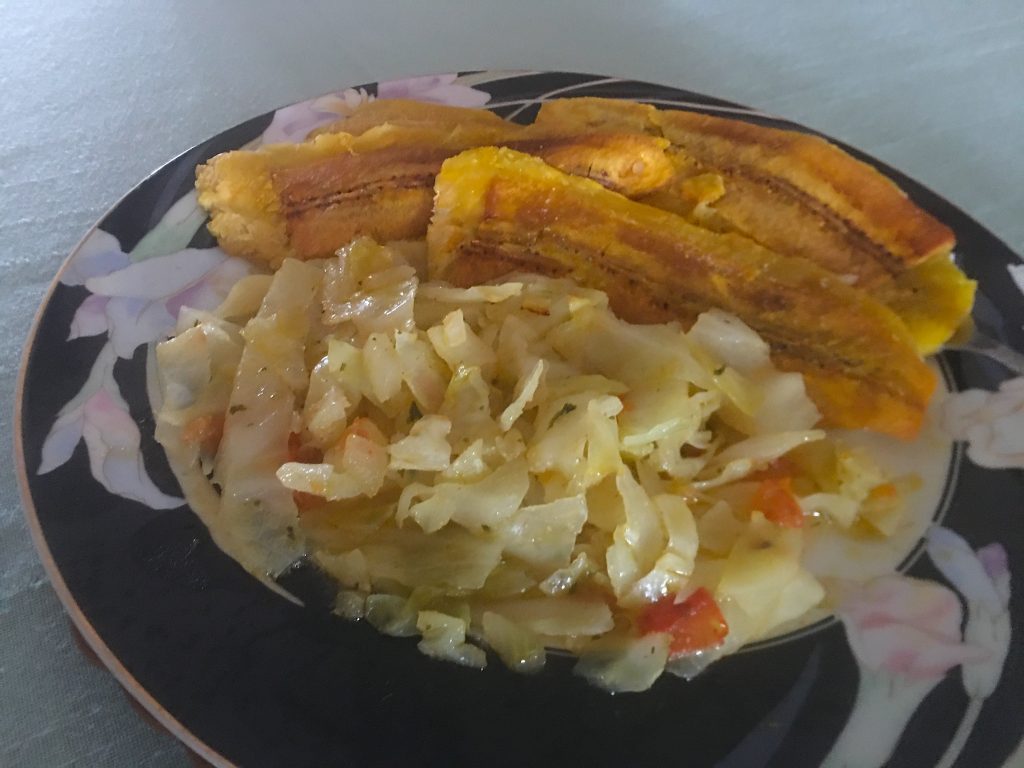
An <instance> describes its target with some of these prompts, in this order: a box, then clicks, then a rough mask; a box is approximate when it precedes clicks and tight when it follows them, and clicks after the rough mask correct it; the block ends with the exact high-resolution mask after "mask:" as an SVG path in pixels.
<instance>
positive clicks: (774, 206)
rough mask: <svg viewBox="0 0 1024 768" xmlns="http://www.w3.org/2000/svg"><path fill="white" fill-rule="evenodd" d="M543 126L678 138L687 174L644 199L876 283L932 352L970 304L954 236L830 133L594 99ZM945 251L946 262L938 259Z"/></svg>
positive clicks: (546, 112) (549, 106) (561, 111)
mask: <svg viewBox="0 0 1024 768" xmlns="http://www.w3.org/2000/svg"><path fill="white" fill-rule="evenodd" d="M536 125H538V126H540V127H543V128H547V129H549V130H583V129H586V130H597V129H598V127H599V126H602V125H605V126H613V127H615V128H616V129H618V130H623V129H626V128H628V129H629V130H634V131H645V132H647V133H650V134H653V135H659V136H663V137H665V138H667V139H669V140H670V141H671V142H672V144H673V147H672V155H673V157H674V160H675V162H676V165H677V175H676V179H675V180H674V181H673V182H672V183H671V184H669V185H667V186H666V187H665V188H662V189H660V190H658V191H657V192H655V193H654V194H653V195H651V196H650V197H648V198H644V202H647V203H648V204H650V205H654V206H656V207H659V208H664V209H666V210H671V211H674V212H676V213H680V214H682V215H685V216H686V217H687V218H688V219H690V220H691V221H693V222H695V223H699V224H701V225H702V226H706V227H709V228H711V229H714V230H716V231H735V232H739V233H741V234H744V235H746V236H747V237H749V238H751V239H753V240H756V241H757V242H759V243H761V244H762V245H764V246H766V247H768V248H771V249H772V250H774V251H777V252H779V253H781V254H784V255H787V256H797V257H801V258H806V259H810V260H811V261H815V262H817V263H818V264H820V265H821V266H823V267H825V268H826V269H828V270H829V271H830V272H833V273H835V274H837V275H841V276H843V279H844V280H847V281H853V282H855V284H856V285H859V286H861V287H866V288H871V289H872V290H873V291H875V292H876V295H877V296H878V297H879V298H881V299H882V300H883V301H885V302H886V303H887V304H889V306H891V307H892V308H893V309H895V310H896V311H897V313H899V314H900V315H901V317H903V318H904V320H905V321H906V322H907V324H908V327H909V328H910V331H911V333H912V335H913V336H914V339H915V343H916V344H917V347H918V350H919V351H920V352H922V353H928V352H932V351H934V350H935V349H937V348H938V346H939V345H941V343H942V342H944V341H946V340H947V339H948V338H949V336H950V335H951V334H952V332H953V330H955V329H956V328H957V327H958V326H959V325H960V324H961V322H962V321H963V320H964V318H965V317H966V316H967V315H968V314H969V312H970V307H971V302H970V301H969V300H968V299H969V294H970V293H971V291H972V290H973V289H972V288H971V283H970V281H969V280H967V278H966V277H965V276H964V275H963V273H961V272H960V271H959V270H958V269H956V267H955V266H952V265H950V264H949V263H948V258H947V257H948V254H949V252H950V250H951V248H952V247H953V245H954V237H953V233H952V232H951V231H950V230H949V229H948V228H947V227H946V226H944V225H943V224H941V223H940V222H938V221H936V220H935V219H934V218H932V217H931V216H930V215H928V214H927V213H926V212H925V211H923V210H921V209H920V208H918V207H917V206H916V205H915V204H914V203H913V202H912V201H911V200H909V199H908V198H907V197H906V196H905V195H904V194H903V192H902V191H901V190H900V189H899V188H898V187H896V185H895V184H893V183H892V182H891V181H890V180H889V179H887V178H886V177H885V176H883V175H882V174H881V173H879V172H878V171H876V170H875V169H874V168H872V167H871V166H869V165H867V164H866V163H862V162H860V161H858V160H856V159H855V158H853V157H851V156H850V155H849V154H847V153H846V152H844V151H843V150H841V149H839V148H838V147H836V146H834V145H832V144H830V143H829V142H827V141H825V140H823V139H821V138H818V137H816V136H809V135H806V134H802V133H799V132H796V131H785V130H779V129H776V128H767V127H764V126H759V125H754V124H752V123H747V122H744V121H740V120H732V119H727V118H721V117H711V116H708V115H703V114H699V113H695V112H686V111H677V110H657V109H655V108H654V107H651V106H649V105H642V104H635V103H632V102H621V101H616V100H611V99H595V98H580V99H562V100H557V101H551V102H548V103H546V104H545V105H544V106H543V107H542V108H541V110H540V113H539V115H538V117H537V122H536ZM709 174H717V175H719V176H720V177H721V178H722V179H723V181H724V189H725V191H724V194H722V195H720V196H718V197H717V198H716V199H714V200H712V201H710V203H709V204H705V205H702V206H696V207H695V201H694V200H693V197H692V192H691V190H690V189H688V187H687V185H690V184H692V181H691V180H692V179H693V178H694V177H697V178H706V177H707V176H708V175H709ZM943 259H944V260H945V262H946V266H945V267H942V268H939V267H935V266H934V264H936V263H938V262H939V261H940V260H943ZM917 265H920V267H918V266H917ZM926 265H932V266H926ZM919 268H920V270H921V271H920V272H918V271H917V270H918V269H919ZM907 270H910V271H912V272H913V274H911V275H904V273H905V272H906V271H907ZM943 334H944V335H943Z"/></svg>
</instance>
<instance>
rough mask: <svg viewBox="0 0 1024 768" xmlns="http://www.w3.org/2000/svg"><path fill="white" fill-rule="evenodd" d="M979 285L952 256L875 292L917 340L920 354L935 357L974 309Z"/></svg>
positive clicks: (914, 269)
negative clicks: (963, 270)
mask: <svg viewBox="0 0 1024 768" xmlns="http://www.w3.org/2000/svg"><path fill="white" fill-rule="evenodd" d="M976 288H977V283H975V282H974V281H973V280H969V279H968V278H967V275H965V274H964V273H963V272H961V271H960V270H959V269H958V268H957V266H956V264H954V263H953V262H952V261H951V260H950V257H948V256H935V257H933V258H931V259H929V260H928V261H925V262H922V263H921V264H918V265H917V266H915V267H911V268H910V269H908V270H907V271H905V272H902V273H900V274H899V275H896V278H895V279H894V280H893V281H892V282H891V283H888V284H887V285H884V286H882V287H880V288H879V289H878V290H877V291H875V292H874V296H875V298H877V299H878V300H879V301H881V302H882V303H883V304H885V305H886V306H887V307H889V308H890V309H892V311H893V312H895V313H896V314H897V315H899V316H900V319H901V320H902V321H903V322H904V323H905V324H906V326H907V329H908V330H909V331H910V335H911V336H913V337H914V343H915V344H916V345H917V351H918V352H919V353H920V354H922V355H931V354H933V353H935V352H938V351H939V349H940V348H941V347H942V345H943V344H945V343H946V342H947V341H949V339H950V338H951V337H952V336H953V334H954V333H956V331H957V330H958V329H959V328H960V327H961V325H962V324H963V322H964V320H965V318H967V317H968V316H969V315H970V314H971V308H972V307H973V306H974V292H975V289H976Z"/></svg>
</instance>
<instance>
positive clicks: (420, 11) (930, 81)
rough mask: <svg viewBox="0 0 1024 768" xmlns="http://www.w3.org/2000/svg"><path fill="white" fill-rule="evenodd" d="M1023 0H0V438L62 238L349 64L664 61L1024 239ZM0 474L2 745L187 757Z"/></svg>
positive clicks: (587, 66) (45, 752)
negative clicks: (140, 696)
mask: <svg viewBox="0 0 1024 768" xmlns="http://www.w3.org/2000/svg"><path fill="white" fill-rule="evenodd" d="M1022 29H1024V6H1022V5H1021V4H1020V2H1019V1H1018V0H992V1H991V2H987V3H976V4H968V3H964V2H962V0H916V1H911V0H895V2H894V1H893V0H869V1H868V2H862V3H848V4H838V3H821V2H817V1H816V0H807V1H806V2H787V3H762V2H755V1H754V0H722V1H721V2H717V3H705V2H696V1H687V2H683V1H682V0H679V1H677V2H670V1H669V0H662V2H657V3H655V2H650V3H639V4H638V3H632V4H630V3H623V2H621V0H615V1H614V2H605V1H604V0H601V1H600V2H596V1H595V2H590V1H588V2H583V0H570V1H568V2H563V3H555V4H552V3H546V2H533V1H532V0H531V2H519V3H510V2H504V3H498V2H479V3H474V4H468V3H465V2H462V0H441V1H439V2H433V3H421V2H413V1H412V0H406V1H403V2H398V3H358V4H357V3H336V2H318V3H303V4H294V3H292V4H287V3H276V2H246V3H242V2H216V3H203V2H180V1H179V2H171V1H170V0H164V1H163V2H152V3H147V4H145V5H140V4H136V3H128V2H126V1H125V0H105V1H100V2H90V3H85V2H80V1H73V2H63V3H38V2H29V1H28V0H5V2H3V3H2V4H0V83H2V87H0V116H2V121H0V202H2V204H0V243H2V246H0V273H2V274H3V285H4V286H5V288H6V292H5V300H4V301H3V302H2V303H0V327H2V328H3V331H4V333H3V334H2V335H0V401H2V402H3V403H4V404H5V405H4V406H3V407H2V408H0V440H2V441H3V444H4V445H7V446H10V445H11V443H12V436H11V418H12V410H13V409H12V404H13V397H14V387H15V379H16V376H17V370H18V365H19V355H20V352H21V347H22V344H23V342H24V339H25V337H26V334H27V333H28V330H29V326H30V323H31V317H32V315H33V313H34V311H35V309H36V307H37V306H38V304H39V301H40V300H41V298H42V296H43V294H44V292H45V290H46V287H47V285H48V284H49V282H50V280H51V279H52V277H53V274H54V273H55V271H56V269H57V267H58V265H59V264H60V262H61V261H62V259H63V258H64V256H65V255H66V253H67V252H68V251H69V250H70V249H71V248H72V247H73V246H74V244H75V243H76V242H77V241H78V239H79V238H80V237H81V236H82V234H84V232H85V231H86V229H87V228H88V227H89V226H90V225H91V224H92V223H93V222H94V221H95V220H96V219H97V218H98V217H99V216H100V215H101V214H102V213H103V211H105V210H106V209H107V208H108V207H109V206H110V205H112V204H113V203H114V202H115V201H116V200H117V199H118V198H119V197H120V196H121V194H123V193H124V192H125V191H126V190H127V189H128V188H129V187H130V186H132V185H133V184H134V183H135V182H136V181H137V180H138V179H140V178H142V177H143V176H144V175H145V174H146V173H147V172H148V171H150V170H151V169H152V168H154V167H156V166H157V165H159V164H160V163H162V162H164V161H165V160H167V159H168V158H170V157H172V156H173V155H175V154H177V153H178V152H180V151H182V150H184V149H186V148H188V147H189V146H190V145H192V144H193V143H195V142H197V141H200V140H202V139H204V138H206V137H207V136H209V135H210V134H213V133H215V132H216V131H218V130H220V129H222V128H225V127H227V126H230V125H232V124H234V123H236V122H238V121H240V120H242V119H244V118H247V117H250V116H252V115H254V114H258V113H260V112H263V111H266V110H269V109H272V108H274V107H276V106H279V105H281V104H284V103H287V102H289V101H294V100H298V99H302V98H306V97H310V96H313V95H316V94H318V93H320V92H324V91H328V90H332V89H334V88H338V87H341V86H345V85H351V84H357V83H361V82H365V81H370V80H376V79H383V78H391V77H398V76H402V75H408V74H413V73H428V72H443V71H452V70H457V69H468V68H477V67H487V68H494V69H499V68H527V67H529V68H533V69H569V70H578V71H590V72H601V73H608V74H617V75H623V76H628V77H634V78H638V79H647V80H653V81H661V82H665V83H668V84H672V85H677V86H680V87H684V88H689V89H692V90H697V91H702V92H705V93H709V94H714V95H717V96H721V97H723V98H728V99H732V100H735V101H740V102H744V103H747V104H751V105H753V106H757V107H759V108H761V109H764V110H767V111H769V112H774V113H777V114H781V115H785V116H786V117H789V118H791V119H794V120H797V121H801V122H804V123H806V124H807V125H810V126H813V127H815V128H818V129H820V130H822V131H824V132H826V133H829V134H831V135H833V136H836V137H838V138H840V139H843V140H845V141H847V142H849V143H850V144H853V145H854V146H857V147H860V148H862V149H864V150H865V151H867V152H869V153H871V154H873V155H875V156H877V157H878V158H880V159H882V160H884V161H885V162H888V163H890V164H891V165H893V166H895V167H897V168H900V169H901V170H903V171H904V172H906V173H908V174H909V175H911V176H913V177H915V178H917V179H918V180H919V181H921V182H923V183H924V184H926V185H928V186H930V187H932V188H933V189H934V190H936V191H937V192H939V193H940V194H942V195H944V196H946V197H948V198H950V199H951V200H952V201H953V202H955V203H957V204H959V205H960V206H961V207H963V208H964V209H966V210H967V211H968V212H969V213H971V214H972V215H974V216H975V217H976V218H978V219H979V220H980V221H981V222H982V223H984V224H985V225H987V226H989V227H990V228H991V229H993V230H994V231H995V232H996V234H998V235H1000V236H1001V237H1003V238H1004V239H1005V240H1006V241H1007V242H1008V243H1009V244H1010V245H1011V247H1014V248H1015V249H1016V250H1017V251H1022V250H1024V218H1022V217H1021V216H1020V209H1021V207H1022V204H1024V193H1022V192H1021V187H1020V182H1019V179H1018V176H1019V173H1020V169H1021V168H1024V142H1021V140H1020V136H1022V135H1024V101H1022V100H1021V99H1020V94H1021V93H1024V34H1022V32H1021V30H1022ZM67 626H68V624H67V620H66V619H65V618H64V615H63V613H62V611H61V609H60V607H59V604H58V602H57V600H56V598H55V597H54V595H53V592H52V591H51V589H50V588H49V586H48V585H47V583H46V580H45V576H44V574H43V570H42V567H41V565H40V564H39V561H38V558H37V556H36V555H35V552H34V550H33V548H32V545H31V542H30V540H29V536H28V532H27V528H26V525H25V522H24V520H23V517H22V511H21V502H20V499H19V496H18V491H17V482H16V480H15V478H14V475H13V470H12V469H11V465H10V463H9V462H5V463H4V468H3V470H2V471H0V696H2V700H3V705H2V706H0V765H5V766H6V765H10V766H29V767H31V766H47V767H51V766H63V765H88V766H100V765H102V766H122V765H123V766H176V765H187V764H188V761H187V758H186V756H185V753H184V751H183V750H182V748H181V747H180V746H178V745H177V744H176V743H175V742H174V740H173V739H172V738H171V737H170V736H168V735H166V734H161V733H158V732H156V731H155V730H153V729H152V728H151V727H150V726H148V725H147V724H146V723H144V722H143V721H142V720H141V719H140V718H139V717H138V715H137V714H136V713H135V712H134V711H133V710H132V709H131V707H130V706H129V705H128V703H127V701H126V700H125V698H124V696H123V695H122V694H121V693H120V691H119V688H118V685H117V683H116V682H115V681H114V680H113V678H112V677H111V676H110V675H109V674H108V673H106V672H105V671H103V670H100V669H97V668H95V667H93V666H90V665H89V663H88V662H87V661H86V660H85V659H84V658H83V657H82V656H81V654H80V653H79V652H78V651H77V649H76V647H75V644H74V642H73V641H72V640H71V637H70V636H69V634H68V632H67Z"/></svg>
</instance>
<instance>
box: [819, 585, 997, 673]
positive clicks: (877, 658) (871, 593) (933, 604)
mask: <svg viewBox="0 0 1024 768" xmlns="http://www.w3.org/2000/svg"><path fill="white" fill-rule="evenodd" d="M838 613H839V616H840V618H841V619H842V620H843V624H844V625H845V626H846V634H847V637H848V638H849V641H850V647H851V648H852V650H853V654H854V656H855V657H856V658H857V661H858V662H859V663H860V665H861V666H862V667H863V668H866V669H869V670H872V671H885V672H887V673H889V674H892V675H899V676H902V677H906V678H909V679H911V680H924V679H929V678H934V679H938V678H941V677H942V676H943V675H944V674H945V673H946V672H947V671H948V670H949V669H951V668H952V667H955V666H956V665H958V664H962V663H963V662H965V661H971V660H977V659H979V658H983V657H984V656H985V655H986V654H985V652H984V651H983V650H981V649H979V648H977V647H974V646H970V645H965V644H964V643H963V642H962V639H961V636H960V622H961V611H960V600H959V599H958V598H957V596H956V594H954V593H953V591H952V590H950V589H948V588H946V587H944V586H942V585H941V584H936V583H934V582H930V581H922V580H920V579H912V578H909V577H906V576H896V575H893V576H883V577H880V578H877V579H873V580H872V581H870V582H868V583H867V584H864V585H857V586H848V587H846V588H845V589H844V590H843V591H842V596H841V599H840V603H839V606H838Z"/></svg>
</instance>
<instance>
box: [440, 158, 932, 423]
mask: <svg viewBox="0 0 1024 768" xmlns="http://www.w3.org/2000/svg"><path fill="white" fill-rule="evenodd" d="M436 190H437V193H436V198H435V205H434V216H433V219H432V221H431V225H430V230H429V232H428V235H427V245H428V255H429V267H430V274H431V276H432V277H434V278H436V279H441V280H447V281H449V282H451V283H453V284H455V285H464V286H468V285H476V284H478V283H483V282H487V281H489V280H493V279H495V278H497V277H500V276H501V275H503V274H505V273H507V272H510V271H530V272H538V273H541V274H546V275H550V276H555V277H560V276H567V275H568V276H572V277H573V279H575V280H577V281H579V282H581V283H583V284H585V285H588V286H592V287H595V288H599V289H600V290H602V291H604V292H605V293H607V294H608V296H609V300H610V302H611V306H612V309H613V310H614V311H615V312H616V313H617V314H618V315H619V316H620V317H622V318H624V319H626V320H629V321H631V322H638V323H644V322H647V323H650V322H666V321H669V320H679V321H682V322H683V323H684V324H689V323H692V322H693V321H694V320H696V318H697V316H698V315H699V314H700V313H701V312H702V311H705V310H706V309H708V308H710V307H717V308H720V309H723V310H725V311H727V312H731V313H733V314H735V315H737V316H738V317H740V318H741V319H742V320H743V321H744V322H745V323H747V324H748V325H750V326H751V327H752V328H754V329H755V330H756V331H757V332H758V333H759V334H760V335H761V336H762V337H763V338H764V339H765V341H766V342H768V344H769V346H770V348H771V349H772V359H773V360H774V362H775V364H776V365H777V366H779V367H780V368H781V369H783V370H787V371H798V372H800V373H801V374H803V376H804V379H805V381H806V382H807V388H808V391H809V392H810V394H811V396H812V398H813V399H814V402H815V403H816V404H817V406H818V408H819V409H821V412H822V415H823V416H824V417H825V421H826V423H827V424H828V425H829V426H835V427H867V428H870V429H874V430H877V431H880V432H885V433H887V434H892V435H896V436H900V437H907V438H909V437H913V436H914V435H915V434H916V433H917V431H918V429H919V428H920V425H921V421H922V419H923V418H924V413H925V409H926V407H927V405H928V401H929V399H930V397H931V394H932V391H933V389H934V387H935V374H934V373H933V372H932V370H931V369H930V368H929V367H928V366H927V365H926V364H925V363H924V361H922V360H921V359H920V357H919V355H918V354H917V352H916V350H915V348H914V345H913V342H912V340H911V339H910V337H909V334H908V333H907V331H906V329H905V327H904V326H903V324H902V323H901V322H900V320H899V318H898V317H897V316H896V315H895V314H893V313H892V312H891V311H890V310H889V309H887V308H886V307H885V306H883V305H882V304H880V303H878V302H877V301H874V300H873V299H872V298H871V297H870V296H869V295H868V294H867V293H866V292H864V291H862V290H858V289H856V288H854V287H852V286H849V285H846V284H845V283H844V282H843V281H841V280H839V279H837V278H836V277H835V276H834V275H832V274H830V273H829V272H827V271H825V270H823V269H821V268H820V267H818V266H817V265H815V264H813V263H811V262H810V261H807V260H805V259H796V258H790V257H784V256H780V255H778V254H777V253H774V252H772V251H769V250H767V249H766V248H763V247H762V246H759V245H757V244H756V243H754V242H753V241H751V240H748V239H746V238H743V237H739V236H737V235H735V234H732V233H725V234H720V233H717V232H713V231H711V230H708V229H703V228H701V227H697V226H694V225H692V224H689V223H688V222H687V221H685V220H684V219H682V218H681V217H679V216H675V215H673V214H671V213H668V212H665V211H662V210H659V209H656V208H652V207H650V206H647V205H644V204H642V203H639V202H634V201H630V200H627V199H626V198H624V197H622V196H621V195H616V194H614V193H612V192H609V191H607V190H605V189H603V188H601V187H600V186H598V185H597V184H594V183H592V182H590V181H588V180H585V179H579V178H575V177H571V176H568V175H566V174H563V173H561V172H559V171H557V170H555V169H553V168H551V167H550V166H548V165H546V164H545V163H543V162H542V161H540V160H538V159H536V158H531V157H528V156H526V155H523V154H521V153H517V152H513V151H511V150H507V149H496V148H481V149H476V150H472V151H468V152H464V153H462V154H461V155H458V156H456V157H454V158H452V159H450V160H448V161H447V162H446V163H445V164H444V166H443V167H442V170H441V173H440V174H439V175H438V177H437V183H436Z"/></svg>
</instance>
